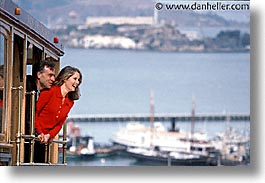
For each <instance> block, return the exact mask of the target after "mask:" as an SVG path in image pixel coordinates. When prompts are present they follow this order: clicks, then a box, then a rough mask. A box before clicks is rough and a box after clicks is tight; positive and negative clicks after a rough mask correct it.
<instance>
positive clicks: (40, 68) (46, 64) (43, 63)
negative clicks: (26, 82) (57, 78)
mask: <svg viewBox="0 0 265 183" xmlns="http://www.w3.org/2000/svg"><path fill="white" fill-rule="evenodd" d="M45 67H48V68H49V69H51V70H54V69H55V63H54V62H51V61H48V60H41V61H38V62H37V63H35V64H34V65H33V70H32V76H33V77H34V78H37V73H38V72H43V71H44V68H45Z"/></svg>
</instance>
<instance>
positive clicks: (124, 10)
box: [13, 0, 249, 27]
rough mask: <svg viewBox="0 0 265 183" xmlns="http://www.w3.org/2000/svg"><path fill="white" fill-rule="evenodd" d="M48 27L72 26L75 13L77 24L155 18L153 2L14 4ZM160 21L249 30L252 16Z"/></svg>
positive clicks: (164, 14) (170, 15) (165, 16)
mask: <svg viewBox="0 0 265 183" xmlns="http://www.w3.org/2000/svg"><path fill="white" fill-rule="evenodd" d="M13 1H14V2H15V3H17V4H18V5H19V6H21V7H22V8H23V9H25V10H27V11H29V12H30V13H31V14H32V15H34V17H36V18H37V19H39V20H40V21H41V22H43V23H44V24H46V25H48V24H49V25H50V26H54V25H57V24H62V23H63V24H66V23H69V21H68V18H69V14H71V13H73V12H74V15H75V18H76V20H75V21H76V22H75V23H76V24H84V23H85V20H86V18H87V17H96V16H153V14H154V4H155V3H154V2H155V1H153V0H133V1H132V0H98V1H94V0H75V1H72V0H57V1H54V0H38V1H34V0H23V1H21V0H13ZM158 17H159V20H166V21H174V22H176V24H177V26H179V27H192V26H196V25H200V26H204V27H205V26H206V27H207V26H220V27H231V26H232V27H249V14H248V13H246V12H239V11H234V12H231V11H229V12H228V11H225V12H220V11H215V12H213V11H211V12H208V13H205V12H204V13H200V12H195V11H159V16H158Z"/></svg>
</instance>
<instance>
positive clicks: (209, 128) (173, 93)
mask: <svg viewBox="0 0 265 183" xmlns="http://www.w3.org/2000/svg"><path fill="white" fill-rule="evenodd" d="M250 62H251V61H250V54H249V53H165V52H151V51H132V50H91V49H70V48H67V49H65V55H64V56H63V57H62V59H61V68H62V67H64V66H66V65H71V66H74V67H77V68H79V69H80V70H81V72H82V75H83V82H82V84H81V86H80V89H81V98H80V100H78V101H76V102H75V105H74V107H73V108H72V110H71V112H70V114H69V116H71V115H75V114H142V113H145V114H146V113H150V91H151V90H152V91H153V92H154V101H155V113H188V114H190V113H191V108H192V98H194V101H195V113H218V114H220V113H247V114H249V113H250ZM75 125H78V126H80V129H81V134H82V135H91V136H93V137H94V140H95V142H96V143H102V144H107V143H111V138H112V137H113V135H114V133H115V132H116V131H117V130H119V129H120V128H123V127H125V125H126V123H124V122H101V123H88V122H79V123H75ZM145 125H148V123H145ZM229 125H230V126H231V127H233V128H235V129H237V130H239V131H241V132H242V133H246V134H247V135H249V132H250V122H249V121H248V122H245V121H239V122H231V123H229ZM165 126H166V127H168V128H169V127H170V123H165ZM177 127H179V128H180V129H181V130H184V131H189V130H190V123H189V122H178V123H177ZM226 127H227V122H220V121H216V122H212V121H211V122H207V121H201V122H197V123H196V124H195V130H200V131H204V132H207V133H208V135H209V136H210V137H213V136H214V135H215V134H216V133H218V132H222V131H224V130H225V128H226ZM68 164H69V165H70V166H78V165H80V166H134V165H136V166H138V165H141V164H139V163H137V161H136V160H135V159H133V158H130V157H126V156H122V155H121V156H115V157H111V158H107V159H106V158H103V159H102V158H99V159H92V160H85V161H84V160H71V159H69V160H68Z"/></svg>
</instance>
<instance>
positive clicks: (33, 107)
mask: <svg viewBox="0 0 265 183" xmlns="http://www.w3.org/2000/svg"><path fill="white" fill-rule="evenodd" d="M35 96H36V92H35V91H32V92H31V115H30V116H31V119H30V120H31V121H30V135H31V137H32V138H33V139H30V163H33V161H34V144H35V140H34V137H35V133H34V130H35V124H34V122H35V104H36V97H35Z"/></svg>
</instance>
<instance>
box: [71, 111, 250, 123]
mask: <svg viewBox="0 0 265 183" xmlns="http://www.w3.org/2000/svg"><path fill="white" fill-rule="evenodd" d="M150 118H151V115H150V114H148V113H147V114H83V115H82V114H79V115H70V116H69V117H68V119H67V122H68V121H72V122H129V121H140V122H145V121H150ZM152 118H153V120H154V121H159V122H166V121H169V122H178V121H184V122H185V121H187V122H190V121H192V120H193V121H250V114H244V113H233V114H232V113H231V114H215V113H212V114H199V113H198V114H196V115H195V116H192V115H191V114H178V113H176V114H173V113H167V114H162V113H161V114H154V116H152Z"/></svg>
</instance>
